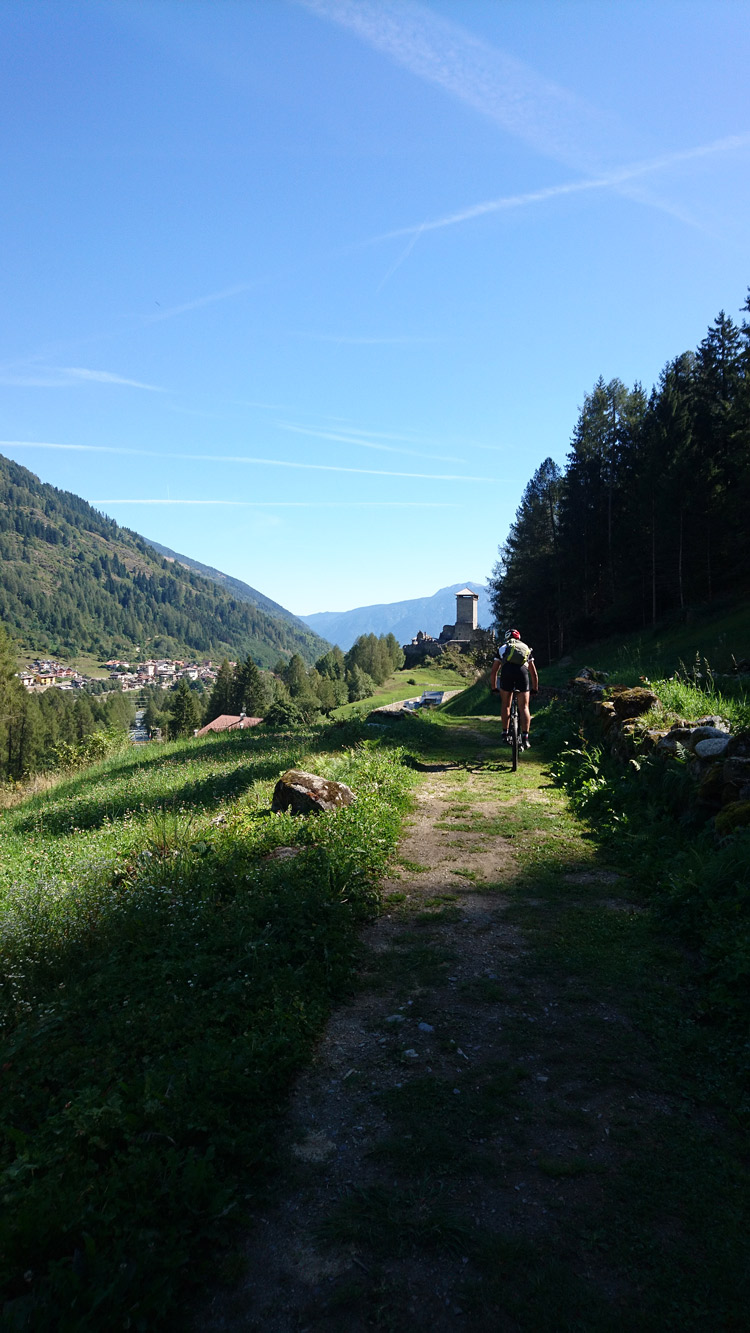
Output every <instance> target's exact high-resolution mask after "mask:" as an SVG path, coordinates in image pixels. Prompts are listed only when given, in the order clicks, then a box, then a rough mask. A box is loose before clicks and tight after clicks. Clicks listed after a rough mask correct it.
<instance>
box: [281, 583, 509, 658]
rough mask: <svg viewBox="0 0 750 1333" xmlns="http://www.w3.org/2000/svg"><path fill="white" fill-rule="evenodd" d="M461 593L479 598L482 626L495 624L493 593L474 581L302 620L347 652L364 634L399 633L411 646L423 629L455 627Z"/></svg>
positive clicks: (433, 630) (436, 631) (435, 631)
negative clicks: (394, 600) (422, 594)
mask: <svg viewBox="0 0 750 1333" xmlns="http://www.w3.org/2000/svg"><path fill="white" fill-rule="evenodd" d="M461 594H463V595H464V596H466V595H469V596H471V595H472V594H476V595H477V596H478V598H479V601H478V610H477V618H478V623H479V625H481V626H484V627H487V628H489V627H490V626H491V625H492V623H493V621H494V616H493V613H492V607H491V605H490V599H489V594H488V593H487V590H486V588H485V585H484V584H483V583H472V582H468V583H453V584H451V585H450V586H449V587H447V588H439V589H438V591H437V592H436V593H433V594H432V596H431V597H412V598H408V599H407V600H405V601H403V602H381V603H376V604H375V605H373V606H357V607H354V608H353V610H351V611H318V612H315V613H314V614H312V615H309V616H300V617H299V619H300V620H302V621H304V623H305V624H306V625H309V626H310V629H313V630H315V632H316V633H317V634H321V635H322V636H323V637H324V638H326V639H330V641H331V642H332V643H337V644H338V645H339V647H340V648H341V649H343V651H344V652H346V650H347V649H348V648H351V646H352V644H353V643H354V640H355V639H357V638H359V635H360V634H395V636H396V638H397V639H398V641H399V643H410V642H411V640H412V639H413V638H414V636H415V635H416V634H417V632H418V631H419V630H423V631H424V633H425V634H431V635H433V636H434V637H437V636H438V634H439V633H440V631H441V629H442V628H443V625H452V624H454V623H455V620H456V596H457V595H461Z"/></svg>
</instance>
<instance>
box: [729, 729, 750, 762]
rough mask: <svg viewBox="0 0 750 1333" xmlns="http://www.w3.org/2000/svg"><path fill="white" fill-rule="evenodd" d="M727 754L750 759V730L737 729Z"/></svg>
mask: <svg viewBox="0 0 750 1333" xmlns="http://www.w3.org/2000/svg"><path fill="white" fill-rule="evenodd" d="M727 754H728V755H732V756H734V755H736V756H737V757H738V758H739V759H750V731H736V732H735V733H734V735H733V736H732V737H731V739H730V741H729V749H728V751H727Z"/></svg>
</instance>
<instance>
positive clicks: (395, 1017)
mask: <svg viewBox="0 0 750 1333" xmlns="http://www.w3.org/2000/svg"><path fill="white" fill-rule="evenodd" d="M385 1021H386V1023H405V1022H406V1019H405V1018H404V1015H403V1014H389V1015H388V1017H387V1018H386V1020H385Z"/></svg>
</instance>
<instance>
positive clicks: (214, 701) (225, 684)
mask: <svg viewBox="0 0 750 1333" xmlns="http://www.w3.org/2000/svg"><path fill="white" fill-rule="evenodd" d="M232 688H233V673H232V668H231V667H230V665H229V663H228V661H227V659H226V657H225V658H224V661H223V662H222V664H221V666H220V667H219V670H218V672H217V673H216V680H215V681H214V685H213V689H212V690H211V694H210V695H209V699H208V703H207V704H206V710H205V714H204V719H203V720H204V724H205V723H206V722H213V720H214V718H217V717H221V716H222V714H223V713H231V712H232Z"/></svg>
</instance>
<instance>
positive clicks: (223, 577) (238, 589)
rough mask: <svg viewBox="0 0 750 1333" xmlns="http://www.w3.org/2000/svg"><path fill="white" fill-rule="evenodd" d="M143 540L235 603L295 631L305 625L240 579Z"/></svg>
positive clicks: (151, 541)
mask: <svg viewBox="0 0 750 1333" xmlns="http://www.w3.org/2000/svg"><path fill="white" fill-rule="evenodd" d="M145 540H146V541H147V542H148V544H149V546H153V548H154V550H155V551H158V553H159V555H162V556H164V557H165V559H167V560H170V561H171V560H177V561H178V562H179V564H181V565H185V566H186V567H187V568H188V569H194V570H195V572H196V574H202V575H203V577H204V578H206V579H210V580H211V582H212V583H219V584H220V585H221V587H222V588H224V589H225V590H226V591H227V592H228V593H229V594H230V596H232V597H234V598H235V599H236V601H238V602H252V604H253V606H259V607H260V608H261V610H262V611H267V612H268V613H269V615H271V616H274V617H276V616H278V618H279V620H288V621H289V622H290V623H291V624H292V625H294V626H295V627H296V629H302V628H303V626H304V624H305V623H306V622H303V620H302V617H301V616H295V615H292V612H291V611H287V609H286V607H284V606H280V605H279V603H278V602H274V601H273V599H272V598H271V597H266V595H265V593H262V592H258V589H257V588H252V587H251V586H250V584H249V583H243V581H242V579H236V578H234V577H233V575H232V574H223V573H222V571H221V570H220V569H214V567H213V565H204V564H202V563H201V561H200V560H193V558H192V556H189V555H180V553H179V551H173V550H172V549H171V548H170V547H169V546H162V544H161V542H155V541H153V539H152V538H151V537H146V538H145ZM318 642H319V643H320V642H324V640H318Z"/></svg>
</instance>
